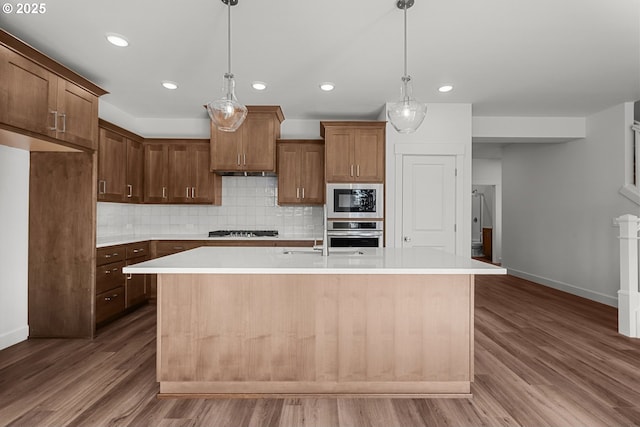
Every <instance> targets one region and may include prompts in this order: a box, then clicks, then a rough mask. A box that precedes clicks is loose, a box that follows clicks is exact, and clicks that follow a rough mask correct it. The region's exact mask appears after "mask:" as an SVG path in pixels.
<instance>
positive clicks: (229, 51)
mask: <svg viewBox="0 0 640 427" xmlns="http://www.w3.org/2000/svg"><path fill="white" fill-rule="evenodd" d="M405 49H406V47H405ZM227 67H228V70H229V74H231V0H228V1H227ZM405 74H406V73H405Z"/></svg>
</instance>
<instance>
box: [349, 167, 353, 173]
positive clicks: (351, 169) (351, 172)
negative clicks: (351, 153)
mask: <svg viewBox="0 0 640 427" xmlns="http://www.w3.org/2000/svg"><path fill="white" fill-rule="evenodd" d="M349 176H353V165H351V172H350V173H349Z"/></svg>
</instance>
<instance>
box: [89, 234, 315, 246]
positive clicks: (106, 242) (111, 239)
mask: <svg viewBox="0 0 640 427" xmlns="http://www.w3.org/2000/svg"><path fill="white" fill-rule="evenodd" d="M315 239H317V240H322V236H318V237H315ZM147 240H211V241H217V240H219V241H225V240H227V241H228V240H279V241H282V240H301V241H313V240H314V237H309V236H297V235H293V236H286V235H279V236H277V237H209V236H208V235H207V234H159V235H158V234H150V235H137V236H106V237H99V238H98V239H97V241H96V246H97V247H98V248H103V247H105V246H114V245H124V244H127V243H138V242H144V241H147Z"/></svg>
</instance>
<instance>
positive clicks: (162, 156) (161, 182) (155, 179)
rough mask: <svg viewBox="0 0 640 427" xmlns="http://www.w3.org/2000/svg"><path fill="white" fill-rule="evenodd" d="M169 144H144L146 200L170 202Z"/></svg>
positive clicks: (148, 201) (146, 201)
mask: <svg viewBox="0 0 640 427" xmlns="http://www.w3.org/2000/svg"><path fill="white" fill-rule="evenodd" d="M168 190H169V144H163V143H154V144H147V143H146V142H145V144H144V202H145V203H169V193H168Z"/></svg>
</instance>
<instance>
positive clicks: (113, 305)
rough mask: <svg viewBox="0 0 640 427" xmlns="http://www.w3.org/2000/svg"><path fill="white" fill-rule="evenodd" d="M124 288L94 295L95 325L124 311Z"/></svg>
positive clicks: (120, 287)
mask: <svg viewBox="0 0 640 427" xmlns="http://www.w3.org/2000/svg"><path fill="white" fill-rule="evenodd" d="M124 297H125V295H124V286H119V287H117V288H113V289H109V290H108V291H107V292H103V293H101V294H98V295H96V324H101V323H103V322H105V321H107V320H111V319H113V318H115V317H117V316H118V315H120V314H121V313H122V312H123V311H124V306H125V301H124Z"/></svg>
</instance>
